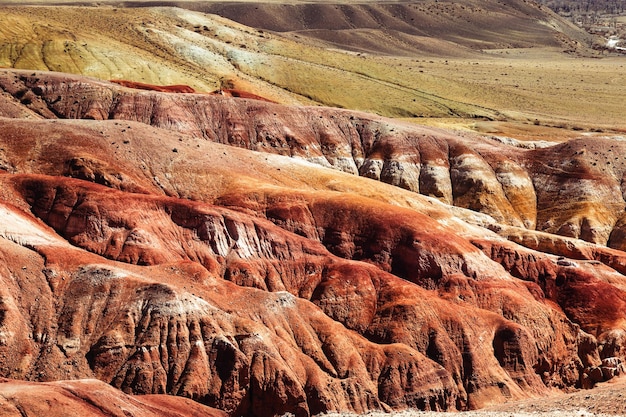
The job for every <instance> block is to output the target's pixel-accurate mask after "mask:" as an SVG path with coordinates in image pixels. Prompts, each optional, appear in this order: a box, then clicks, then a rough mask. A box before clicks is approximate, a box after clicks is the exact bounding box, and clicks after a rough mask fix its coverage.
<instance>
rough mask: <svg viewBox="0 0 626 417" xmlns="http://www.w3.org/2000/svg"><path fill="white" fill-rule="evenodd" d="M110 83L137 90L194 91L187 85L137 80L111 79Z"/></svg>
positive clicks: (189, 92)
mask: <svg viewBox="0 0 626 417" xmlns="http://www.w3.org/2000/svg"><path fill="white" fill-rule="evenodd" d="M111 82H112V83H115V84H119V85H121V86H123V87H128V88H135V89H138V90H148V91H159V92H161V93H187V94H193V93H195V92H196V90H194V89H193V88H191V87H189V86H188V85H153V84H146V83H140V82H137V81H127V80H111Z"/></svg>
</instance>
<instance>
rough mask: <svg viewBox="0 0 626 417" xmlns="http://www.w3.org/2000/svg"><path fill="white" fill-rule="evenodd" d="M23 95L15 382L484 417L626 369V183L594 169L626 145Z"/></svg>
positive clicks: (0, 242)
mask: <svg viewBox="0 0 626 417" xmlns="http://www.w3.org/2000/svg"><path fill="white" fill-rule="evenodd" d="M0 86H1V87H2V89H3V91H4V93H3V94H2V95H0V114H2V117H0V132H1V133H0V141H1V145H0V163H1V165H0V167H1V168H2V174H1V175H0V183H1V184H2V186H1V187H0V202H1V204H0V213H2V218H3V219H4V221H3V223H2V224H0V259H1V261H0V277H1V278H2V281H3V286H2V288H1V289H0V296H1V300H2V311H3V314H2V315H1V317H0V335H1V338H0V342H1V343H0V355H1V356H0V366H1V367H0V375H2V376H3V377H8V378H15V379H22V380H29V381H55V380H68V379H90V378H97V379H99V380H101V381H104V382H106V383H108V384H110V385H112V386H113V387H116V388H119V389H120V390H121V391H123V392H125V393H131V394H164V393H167V394H173V395H178V396H183V397H188V398H191V399H193V400H196V401H197V402H199V403H202V404H205V405H208V406H211V407H215V408H218V409H220V410H223V411H224V412H226V413H227V414H229V415H251V416H271V415H280V414H284V413H293V414H295V415H298V416H307V415H312V414H316V413H320V412H324V411H329V410H336V411H353V412H365V411H368V410H373V409H381V410H400V409H405V408H420V409H431V410H454V409H459V410H462V409H468V408H478V407H482V406H485V405H487V404H490V403H493V402H502V401H507V400H510V399H518V398H525V397H529V396H538V395H544V394H546V393H547V392H548V391H549V390H550V389H553V388H560V389H564V390H567V389H571V388H572V387H590V386H593V385H594V384H595V383H597V382H599V381H601V380H604V379H606V378H609V377H612V376H613V375H615V374H616V373H618V371H617V370H618V369H619V364H620V363H621V361H623V360H624V359H625V358H626V353H625V352H624V351H623V343H622V342H623V340H624V335H625V334H626V333H625V331H626V328H625V327H624V311H626V310H625V309H624V303H625V302H626V293H625V292H624V291H625V289H626V285H625V284H626V281H625V280H624V276H623V275H622V273H623V272H624V270H625V269H624V268H625V265H626V255H625V254H624V252H621V251H620V250H619V245H617V244H616V243H615V242H618V241H619V238H618V236H619V230H620V227H621V226H620V221H619V219H620V218H621V216H622V215H623V214H622V213H621V211H620V210H622V211H623V204H624V200H623V197H622V194H621V191H619V190H620V188H619V185H616V182H617V180H616V178H621V175H620V173H622V171H621V169H622V165H621V163H619V161H618V160H615V159H611V160H610V162H611V164H607V163H605V164H604V165H602V166H601V167H600V166H599V165H598V161H596V160H595V159H593V158H588V157H589V155H590V154H591V155H594V158H599V157H600V156H599V155H604V156H605V157H606V158H608V156H607V155H609V153H611V155H612V153H613V152H618V151H619V149H620V148H619V146H621V145H620V142H617V141H609V140H606V141H603V140H597V139H594V142H591V141H587V140H585V139H580V140H577V141H573V142H570V143H567V144H562V145H557V146H554V147H550V148H536V149H532V148H522V147H519V146H517V147H516V146H511V145H507V144H504V143H502V142H500V141H496V140H494V139H485V138H480V137H476V136H469V135H460V134H455V133H450V132H443V131H440V130H435V129H427V128H422V127H418V126H413V125H407V124H401V123H398V122H395V121H392V120H388V119H383V118H378V117H375V116H371V115H366V114H363V113H351V112H347V111H341V110H335V109H325V108H288V107H283V106H279V105H276V104H272V103H267V102H263V101H258V100H244V99H240V98H226V97H216V96H208V95H198V94H192V93H190V94H184V95H177V94H169V93H164V92H154V91H146V90H141V91H138V90H132V89H128V88H125V87H122V86H119V85H115V84H109V83H104V82H99V81H94V80H91V79H88V78H80V77H69V76H65V75H62V74H48V73H34V75H33V73H31V72H28V73H27V72H19V71H9V70H2V74H1V76H0ZM596 152H597V155H596ZM602 152H604V154H602ZM570 157H572V158H574V161H577V162H576V166H577V167H578V168H577V169H574V168H573V165H572V164H573V163H574V162H572V160H570V159H568V158H570ZM563 161H566V162H563ZM607 161H608V160H607ZM605 162H606V161H605ZM594 163H595V164H596V165H593V164H594ZM568 167H569V168H568ZM329 168H334V169H329ZM603 170H604V171H603ZM358 174H360V175H358ZM579 180H581V181H579ZM616 187H617V188H616ZM574 195H575V196H576V200H574V199H573V196H574ZM453 204H454V205H453ZM559 204H560V205H559ZM564 207H565V209H564ZM575 219H578V220H575ZM576 221H579V223H576ZM550 222H552V223H550ZM556 224H560V226H559V227H558V229H555V227H556V226H555V225H556ZM576 224H579V225H580V228H579V229H576V227H574V226H575V225H576ZM565 225H571V226H565ZM583 226H584V227H583ZM536 229H539V230H536ZM576 230H579V231H578V232H577V231H576ZM547 232H551V233H547ZM555 232H559V233H560V234H555ZM583 232H584V233H583ZM578 237H584V238H587V240H588V242H585V241H583V240H579V239H576V238H578ZM606 243H608V244H609V245H611V246H614V247H615V248H608V247H606V246H604V245H602V244H606ZM15 352H19V353H18V354H15ZM610 358H611V359H610ZM603 360H604V362H603ZM614 364H617V365H615V366H613V365H614ZM605 368H606V369H607V370H606V375H605V371H604V369H605ZM609 368H610V369H609ZM613 368H614V371H613V370H612V369H613ZM598 370H600V373H601V374H602V378H600V377H599V375H598ZM159 401H160V400H159Z"/></svg>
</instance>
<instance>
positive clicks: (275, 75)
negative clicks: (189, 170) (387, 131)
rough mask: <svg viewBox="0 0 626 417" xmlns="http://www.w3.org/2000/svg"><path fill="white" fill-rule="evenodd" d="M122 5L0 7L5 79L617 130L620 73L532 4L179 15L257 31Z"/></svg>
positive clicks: (276, 8) (0, 61)
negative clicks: (32, 75)
mask: <svg viewBox="0 0 626 417" xmlns="http://www.w3.org/2000/svg"><path fill="white" fill-rule="evenodd" d="M150 4H152V5H158V4H159V3H154V2H153V3H150ZM171 4H172V3H170V4H169V5H171ZM123 5H129V3H128V2H124V4H123ZM123 5H122V4H120V7H116V5H115V3H104V4H103V5H101V6H100V7H69V6H55V7H41V6H40V7H33V6H30V7H26V6H22V7H18V6H14V7H0V19H1V20H2V21H3V22H6V24H5V25H0V45H1V46H0V66H4V67H13V68H18V69H28V70H51V71H60V72H67V73H75V74H81V75H87V76H92V77H98V78H100V79H103V80H129V81H132V82H139V83H145V84H153V85H188V86H190V87H192V88H193V89H195V90H196V91H198V92H212V91H216V90H229V89H230V90H236V91H241V92H246V93H249V94H253V95H256V96H259V97H264V98H266V99H268V100H271V101H274V102H278V103H283V104H290V105H291V104H303V105H318V104H322V105H326V106H332V107H341V108H346V109H353V110H362V111H368V112H373V113H377V114H380V115H384V116H391V117H401V118H407V119H410V120H413V121H418V122H420V123H422V122H423V123H427V122H431V121H432V118H437V119H441V118H443V120H442V123H455V122H458V123H461V124H462V125H463V126H464V127H466V128H471V129H478V130H483V131H484V130H487V131H494V132H497V131H498V130H497V129H500V128H502V126H503V125H502V124H503V123H514V124H516V125H517V124H522V126H523V127H524V128H525V129H533V130H538V132H537V134H542V133H545V132H544V131H545V129H549V130H550V137H551V138H553V137H554V136H555V135H556V136H559V137H560V136H562V135H567V134H568V133H567V132H568V130H571V129H573V128H576V129H577V131H580V129H583V130H587V131H592V130H597V129H601V130H604V131H615V130H616V129H617V130H619V129H622V130H623V129H624V123H623V97H624V96H626V81H625V80H624V75H623V74H624V72H623V71H621V70H620V66H621V65H623V62H621V61H620V60H619V59H618V58H615V57H613V58H605V59H597V58H598V56H596V55H594V56H589V54H597V52H595V51H591V50H589V49H587V48H586V45H588V44H589V40H587V39H586V36H587V35H586V34H585V33H584V32H583V31H582V30H581V29H579V28H576V27H573V26H572V25H571V24H570V23H568V22H567V21H565V20H563V19H561V18H560V17H558V16H556V15H554V14H553V13H552V12H550V10H549V9H548V8H547V7H539V6H538V5H537V4H536V3H533V2H523V1H507V2H497V1H495V0H494V1H492V0H474V1H472V2H464V4H463V5H460V4H458V3H454V2H443V1H439V2H435V1H421V2H417V3H411V4H409V3H403V2H383V3H380V4H376V3H372V2H366V3H360V4H355V3H349V2H344V3H328V2H317V3H306V4H305V3H299V2H291V3H285V2H282V3H281V2H272V3H266V4H257V3H255V4H252V3H210V2H209V3H205V2H181V4H180V5H181V6H182V7H187V8H194V7H195V8H202V9H203V10H209V11H211V12H215V13H222V14H223V15H225V16H228V17H230V18H232V19H235V20H239V21H241V22H244V23H246V24H248V25H252V26H244V25H242V24H240V23H236V22H234V21H232V20H228V19H226V18H224V17H220V16H217V15H211V14H204V13H201V12H198V11H191V10H186V9H183V8H173V7H136V8H122V7H121V6H123ZM136 5H144V6H145V5H147V3H145V2H144V3H141V2H138V3H137V4H136ZM257 8H258V9H257ZM331 24H333V25H335V26H332V27H330V26H329V25H331ZM268 28H270V29H272V30H268ZM483 28H489V29H488V30H484V29H483ZM479 29H480V30H479ZM274 30H280V31H281V32H275V31H274ZM581 54H582V55H583V56H580V55H581ZM449 119H452V120H449ZM486 121H492V122H491V123H490V124H488V126H487V127H486V126H485V123H486ZM493 124H496V125H497V126H496V127H494V126H493ZM505 127H507V126H505ZM509 130H510V129H508V128H507V129H505V130H504V131H505V132H506V131H509Z"/></svg>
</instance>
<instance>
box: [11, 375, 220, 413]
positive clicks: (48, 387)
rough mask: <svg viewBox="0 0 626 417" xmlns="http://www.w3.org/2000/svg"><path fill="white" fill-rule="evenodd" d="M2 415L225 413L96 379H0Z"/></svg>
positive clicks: (180, 399) (186, 400)
mask: <svg viewBox="0 0 626 417" xmlns="http://www.w3.org/2000/svg"><path fill="white" fill-rule="evenodd" d="M0 409H2V415H3V416H20V417H24V416H27V417H28V416H32V417H35V416H44V415H45V416H50V417H57V416H58V417H73V416H76V417H79V416H86V415H89V416H95V417H99V416H103V417H104V416H114V417H126V416H128V415H141V416H146V417H152V416H154V417H175V416H176V417H179V416H207V417H224V416H226V414H225V413H224V412H221V411H219V410H216V409H212V408H209V407H205V406H203V405H201V404H198V403H197V402H194V401H190V400H188V399H185V398H181V397H174V396H170V395H167V396H166V395H142V396H129V395H125V394H123V393H121V392H120V391H118V390H116V389H114V388H112V387H110V386H108V385H107V384H105V383H103V382H101V381H98V380H81V381H58V382H47V383H34V382H25V381H16V380H9V379H1V380H0Z"/></svg>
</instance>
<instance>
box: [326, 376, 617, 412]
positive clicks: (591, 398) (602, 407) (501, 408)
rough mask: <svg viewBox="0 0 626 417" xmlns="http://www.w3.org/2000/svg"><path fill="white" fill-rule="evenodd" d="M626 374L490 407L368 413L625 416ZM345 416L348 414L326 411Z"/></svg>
mask: <svg viewBox="0 0 626 417" xmlns="http://www.w3.org/2000/svg"><path fill="white" fill-rule="evenodd" d="M625 400H626V377H621V378H618V379H614V380H612V381H609V382H605V383H603V384H600V385H598V386H597V387H596V388H594V389H592V390H581V391H577V392H574V393H570V394H557V395H554V396H550V397H545V398H533V399H529V400H523V401H516V402H512V403H508V404H502V405H498V406H493V407H489V408H486V409H483V410H477V411H466V412H455V413H439V412H425V411H403V412H399V413H394V414H385V413H368V414H365V415H366V416H369V417H388V416H395V417H418V416H419V417H445V416H455V417H592V416H593V417H609V416H611V417H613V416H626V401H625ZM324 416H325V417H345V416H347V414H324Z"/></svg>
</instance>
